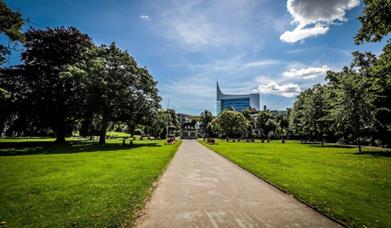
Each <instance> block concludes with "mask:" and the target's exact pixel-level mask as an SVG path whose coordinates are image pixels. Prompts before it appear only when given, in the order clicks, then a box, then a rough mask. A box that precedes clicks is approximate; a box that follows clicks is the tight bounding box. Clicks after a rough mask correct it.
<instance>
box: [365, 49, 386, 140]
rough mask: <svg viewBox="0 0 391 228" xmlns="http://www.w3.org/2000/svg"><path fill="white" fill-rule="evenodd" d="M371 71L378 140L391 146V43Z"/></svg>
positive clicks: (375, 126)
mask: <svg viewBox="0 0 391 228" xmlns="http://www.w3.org/2000/svg"><path fill="white" fill-rule="evenodd" d="M370 70H371V73H370V74H371V84H372V86H371V89H372V91H374V93H375V94H376V97H375V101H374V106H375V107H376V113H375V119H376V122H375V124H374V130H375V131H376V138H378V139H380V140H381V141H382V144H383V145H385V144H388V145H391V42H389V43H388V44H387V45H386V46H385V47H384V48H383V53H382V54H381V55H380V56H379V58H378V59H377V61H376V63H375V64H374V66H373V67H372V68H371V69H370Z"/></svg>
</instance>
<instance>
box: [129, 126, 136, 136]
mask: <svg viewBox="0 0 391 228" xmlns="http://www.w3.org/2000/svg"><path fill="white" fill-rule="evenodd" d="M135 128H136V127H135V126H131V127H130V135H131V136H132V138H133V137H134V130H135Z"/></svg>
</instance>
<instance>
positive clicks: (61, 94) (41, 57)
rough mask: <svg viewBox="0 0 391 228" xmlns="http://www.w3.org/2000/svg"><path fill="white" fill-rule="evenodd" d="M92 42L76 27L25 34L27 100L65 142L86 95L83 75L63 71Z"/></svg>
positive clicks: (59, 138) (32, 110) (60, 139)
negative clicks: (84, 93)
mask: <svg viewBox="0 0 391 228" xmlns="http://www.w3.org/2000/svg"><path fill="white" fill-rule="evenodd" d="M91 45H92V43H91V39H90V37H89V36H88V35H87V34H84V33H81V32H80V31H79V30H77V29H76V28H74V27H69V28H64V27H60V28H53V29H52V28H48V29H46V30H40V29H30V30H29V31H27V33H26V34H25V47H26V49H25V51H24V52H23V53H22V60H23V61H24V65H23V66H22V68H23V71H24V73H23V74H24V81H25V85H26V87H27V88H28V89H26V91H25V92H26V94H25V97H26V98H27V100H26V102H25V103H26V105H29V106H30V109H29V111H30V112H32V114H37V115H38V117H39V119H40V120H41V121H42V122H44V123H45V124H47V125H48V126H49V127H51V128H52V129H53V130H54V131H55V133H56V137H57V139H56V142H58V143H63V142H65V136H66V132H67V131H69V130H71V129H72V127H73V124H74V123H75V121H76V119H77V116H78V113H79V112H80V109H81V106H80V103H81V101H82V99H83V95H82V91H83V83H82V81H81V78H80V77H73V75H74V74H62V73H61V72H63V71H64V70H65V69H66V68H67V67H68V66H69V65H72V64H75V63H76V62H78V61H80V60H81V59H82V56H83V54H84V53H85V52H86V50H88V48H89V47H91Z"/></svg>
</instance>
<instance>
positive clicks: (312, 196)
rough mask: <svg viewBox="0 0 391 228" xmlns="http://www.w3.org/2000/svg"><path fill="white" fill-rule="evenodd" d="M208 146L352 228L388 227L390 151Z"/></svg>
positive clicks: (277, 144) (278, 144) (220, 143)
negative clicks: (367, 227)
mask: <svg viewBox="0 0 391 228" xmlns="http://www.w3.org/2000/svg"><path fill="white" fill-rule="evenodd" d="M200 142H201V143H202V144H203V145H205V146H206V147H208V148H210V149H212V150H213V151H215V152H217V153H219V154H220V155H222V156H223V157H225V158H227V159H229V160H231V161H232V162H234V163H236V164H238V165H239V166H241V167H243V168H244V169H246V170H248V171H250V172H251V173H253V174H255V175H257V176H259V177H261V178H263V179H265V180H268V181H270V182H271V183H274V184H276V185H277V186H279V187H281V188H282V189H284V190H286V191H287V192H289V193H291V194H293V195H294V196H295V197H297V198H299V199H301V200H303V201H305V202H307V203H308V204H310V205H312V206H314V207H315V208H317V209H318V210H320V211H322V212H324V213H326V214H328V215H330V216H332V217H334V218H337V219H338V220H341V221H343V222H344V223H346V224H348V225H349V226H353V227H362V226H364V225H365V226H369V227H390V226H391V217H390V216H389V208H391V151H389V150H379V149H374V148H365V149H364V151H363V152H361V153H358V152H357V148H349V147H343V146H338V145H328V146H325V147H320V146H319V145H309V144H300V143H298V142H296V141H288V142H286V143H285V144H282V143H281V142H279V141H272V142H271V143H260V142H255V143H245V142H236V143H234V142H226V141H223V140H217V143H216V144H207V143H205V142H204V141H200Z"/></svg>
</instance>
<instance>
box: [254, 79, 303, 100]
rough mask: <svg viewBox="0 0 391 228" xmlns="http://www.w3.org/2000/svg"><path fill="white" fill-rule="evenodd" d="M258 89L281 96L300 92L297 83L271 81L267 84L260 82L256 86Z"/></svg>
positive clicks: (291, 95) (292, 95)
mask: <svg viewBox="0 0 391 228" xmlns="http://www.w3.org/2000/svg"><path fill="white" fill-rule="evenodd" d="M258 91H259V92H260V93H262V94H274V95H280V96H283V97H294V96H297V95H298V94H299V93H300V92H301V88H300V86H299V85H297V84H294V83H285V84H278V83H277V82H274V81H271V82H269V83H267V84H261V85H259V87H258Z"/></svg>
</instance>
